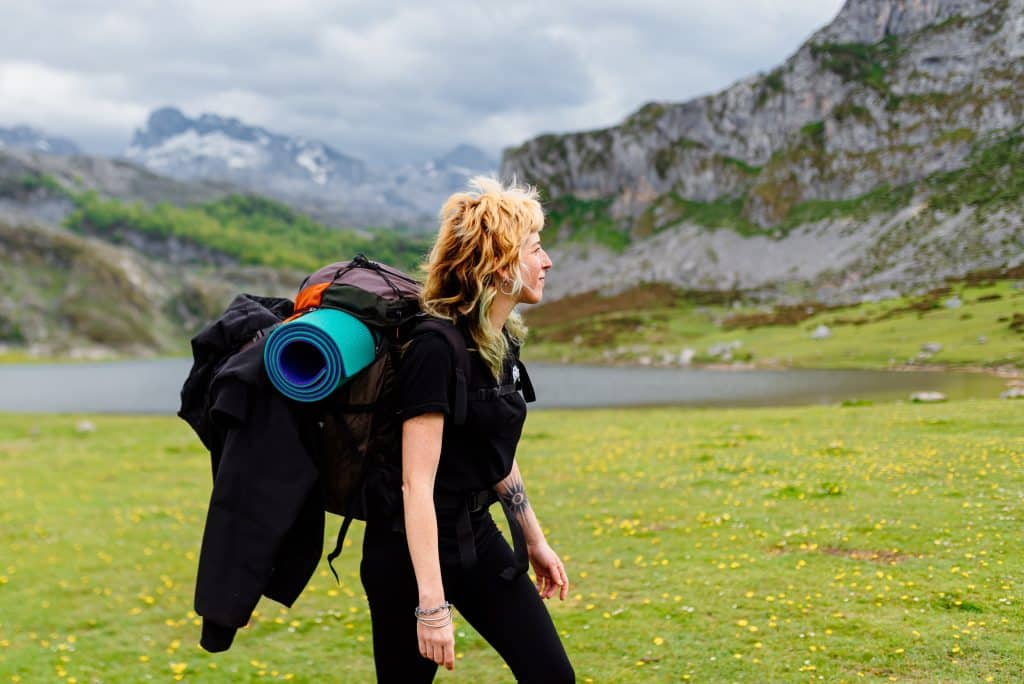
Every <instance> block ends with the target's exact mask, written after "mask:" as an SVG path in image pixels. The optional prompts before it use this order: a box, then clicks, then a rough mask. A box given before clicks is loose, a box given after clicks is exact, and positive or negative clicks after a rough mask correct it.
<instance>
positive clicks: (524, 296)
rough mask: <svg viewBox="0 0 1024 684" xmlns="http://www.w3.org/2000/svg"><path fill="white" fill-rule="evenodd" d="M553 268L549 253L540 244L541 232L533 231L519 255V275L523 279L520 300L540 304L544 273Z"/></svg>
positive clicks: (542, 295)
mask: <svg viewBox="0 0 1024 684" xmlns="http://www.w3.org/2000/svg"><path fill="white" fill-rule="evenodd" d="M549 268H551V259H549V258H548V253H547V252H545V251H544V248H543V247H541V246H540V233H538V232H533V233H530V236H529V237H527V238H526V242H525V243H523V251H522V252H521V253H520V255H519V276H520V277H521V278H522V279H523V289H522V290H520V291H519V297H518V299H517V301H518V302H522V303H524V304H538V303H539V302H540V300H541V299H542V298H543V297H544V275H545V274H546V273H547V271H548V269H549Z"/></svg>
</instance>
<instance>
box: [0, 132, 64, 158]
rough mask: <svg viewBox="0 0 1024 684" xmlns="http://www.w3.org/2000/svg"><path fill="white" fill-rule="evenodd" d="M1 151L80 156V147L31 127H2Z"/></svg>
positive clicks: (0, 136)
mask: <svg viewBox="0 0 1024 684" xmlns="http://www.w3.org/2000/svg"><path fill="white" fill-rule="evenodd" d="M0 149H11V150H25V151H29V152H43V153H46V154H59V155H72V154H80V153H81V150H79V149H78V145H76V144H75V143H73V142H72V141H70V140H68V139H67V138H61V137H59V136H54V135H49V134H47V133H44V132H43V131H40V130H38V129H36V128H33V127H31V126H25V125H21V126H13V127H11V128H3V127H0Z"/></svg>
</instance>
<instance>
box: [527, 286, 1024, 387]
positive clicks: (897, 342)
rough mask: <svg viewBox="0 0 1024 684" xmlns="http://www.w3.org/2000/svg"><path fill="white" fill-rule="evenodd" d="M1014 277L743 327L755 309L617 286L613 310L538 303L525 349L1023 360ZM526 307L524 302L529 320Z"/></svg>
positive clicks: (1020, 297)
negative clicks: (645, 301) (925, 351)
mask: <svg viewBox="0 0 1024 684" xmlns="http://www.w3.org/2000/svg"><path fill="white" fill-rule="evenodd" d="M1018 282H1019V281H1013V280H1002V281H994V282H989V283H976V284H973V285H968V284H963V283H960V284H955V285H954V286H951V287H950V288H949V291H948V292H946V293H945V294H934V295H922V296H917V297H914V296H909V297H901V298H897V299H892V300H886V301H881V302H874V303H864V304H859V305H856V306H851V307H847V308H842V309H832V310H829V309H824V310H822V308H821V307H820V306H818V307H817V309H816V311H817V312H816V313H814V314H813V315H810V316H807V317H806V318H804V319H803V320H800V321H799V322H797V323H795V324H789V325H785V324H775V325H768V324H763V323H762V324H760V325H758V326H757V327H754V328H750V329H747V328H744V327H733V326H732V325H730V321H741V320H743V318H745V317H747V316H753V315H755V314H758V313H760V312H761V310H760V309H752V308H740V309H733V308H731V307H729V306H726V305H721V304H719V305H707V304H696V303H694V302H693V301H692V299H691V298H689V297H688V296H687V295H686V294H685V293H679V294H678V295H677V299H676V301H675V302H666V301H664V299H662V300H661V301H658V302H655V303H653V304H651V305H641V304H638V305H637V306H635V307H630V305H629V297H628V293H627V296H623V295H620V298H621V303H620V309H621V310H618V311H613V312H603V313H596V314H594V315H586V316H582V317H578V318H574V317H572V316H571V314H570V313H569V312H564V313H562V314H561V316H558V317H556V316H548V315H547V314H546V313H545V312H544V309H543V307H541V309H538V310H537V311H535V312H534V314H533V315H534V316H535V318H536V320H539V321H541V323H539V324H537V325H533V326H532V327H531V331H530V338H528V340H527V345H526V346H525V347H524V354H525V355H526V356H527V358H528V359H534V360H565V361H574V362H601V361H615V362H635V361H637V360H638V359H639V358H641V357H650V358H651V359H652V360H653V361H654V362H657V360H658V359H659V358H661V356H662V354H670V355H672V356H673V357H676V356H678V355H679V353H680V352H681V351H682V350H683V349H685V348H691V349H693V350H695V351H696V353H697V356H696V357H695V361H696V362H698V363H700V362H711V361H714V359H712V358H711V357H709V356H707V354H706V352H707V350H708V348H709V347H711V346H712V345H715V344H719V343H723V342H732V341H735V340H739V341H741V342H742V347H741V348H740V351H739V354H738V356H737V358H738V360H744V361H750V362H753V363H754V364H757V365H763V366H771V367H775V366H785V367H803V368H886V367H892V366H902V365H904V364H906V363H908V361H910V360H911V359H914V358H915V357H916V356H917V354H918V352H920V350H921V345H922V344H925V343H929V342H937V343H939V344H941V345H942V350H941V351H940V352H938V353H937V354H935V355H934V356H933V357H931V358H930V359H918V360H916V362H917V363H920V364H921V365H922V366H925V367H927V366H929V365H931V366H938V367H963V366H1002V365H1011V366H1012V365H1016V366H1017V367H1024V332H1022V331H1021V329H1020V326H1019V325H1018V327H1017V329H1014V328H1012V327H1011V326H1012V325H1013V320H1014V318H1013V317H1014V314H1018V313H1019V312H1021V311H1024V289H1021V288H1020V286H1019V285H1018ZM953 296H958V297H959V298H960V300H961V302H962V306H961V307H960V308H958V309H950V308H946V307H945V306H944V305H943V303H944V302H945V301H946V300H947V299H949V298H951V297H953ZM593 297H594V298H595V299H600V297H599V296H598V295H596V294H595V295H593ZM551 306H552V307H554V306H557V302H554V303H552V305H551ZM598 311H600V310H599V309H598ZM768 315H769V316H771V315H774V314H773V312H771V311H769V312H768ZM530 316H531V312H530V311H527V312H526V322H527V323H528V324H529V323H530ZM819 325H826V326H828V327H829V329H830V330H831V333H832V335H831V337H829V338H828V339H824V340H815V339H811V335H810V334H811V331H813V330H814V329H815V328H817V327H818V326H819ZM979 338H984V342H981V341H979Z"/></svg>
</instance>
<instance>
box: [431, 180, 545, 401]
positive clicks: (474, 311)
mask: <svg viewBox="0 0 1024 684" xmlns="http://www.w3.org/2000/svg"><path fill="white" fill-rule="evenodd" d="M469 187H470V189H469V190H468V191H467V192H457V193H455V194H453V195H452V196H451V197H449V198H448V200H447V201H446V202H445V203H444V206H443V207H442V208H441V227H440V229H439V230H438V234H437V240H436V241H435V242H434V246H433V248H432V249H431V251H430V256H429V257H428V258H427V261H426V263H425V264H424V265H423V270H424V272H425V276H426V277H425V280H424V284H423V291H422V292H421V294H420V303H421V306H422V307H423V310H424V311H426V312H427V313H429V314H431V315H433V316H437V317H439V318H445V319H447V320H450V321H452V322H453V323H460V322H462V321H465V322H466V323H467V325H468V328H469V332H470V335H471V336H472V338H473V341H474V342H475V343H476V346H477V349H478V350H479V352H480V356H481V357H482V358H483V360H484V362H485V363H486V364H487V367H488V368H490V370H491V372H492V373H493V374H494V377H495V379H496V380H497V381H498V382H500V381H501V368H502V363H503V361H504V359H505V357H506V356H507V355H508V351H509V341H510V340H511V341H512V342H513V343H515V344H521V343H522V341H523V340H524V339H525V337H526V325H525V324H524V323H523V319H522V317H521V316H520V315H519V313H518V312H516V311H513V312H512V313H511V315H509V317H508V320H506V321H505V325H504V327H503V329H502V330H495V329H494V326H493V325H491V321H490V318H489V314H490V311H491V306H492V304H493V303H494V298H495V296H496V295H497V293H498V288H499V287H504V288H505V290H506V294H508V293H509V292H511V294H512V295H516V294H518V293H519V292H520V291H521V290H522V288H523V281H522V278H521V276H520V274H519V259H520V253H521V252H522V248H523V243H524V242H525V241H526V238H528V237H529V236H530V234H531V233H535V232H537V231H539V230H541V229H542V228H543V227H544V210H543V209H542V208H541V206H540V201H539V200H538V194H537V190H536V189H535V188H532V187H528V186H520V185H517V184H515V182H513V183H512V184H510V185H507V186H506V185H502V183H501V182H499V181H498V180H496V179H494V178H489V177H486V176H477V177H475V178H472V179H470V181H469ZM499 271H505V272H506V273H508V274H509V278H510V280H511V281H512V282H511V285H509V284H508V283H501V280H502V278H501V276H500V275H499Z"/></svg>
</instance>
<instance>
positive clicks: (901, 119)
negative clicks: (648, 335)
mask: <svg viewBox="0 0 1024 684" xmlns="http://www.w3.org/2000/svg"><path fill="white" fill-rule="evenodd" d="M1022 17H1024V0H848V1H847V3H846V4H845V5H844V6H843V8H842V9H841V10H840V12H839V14H838V16H836V18H835V19H834V20H833V21H832V22H831V23H830V24H829V25H828V26H825V27H824V28H822V29H821V30H820V31H818V32H817V33H815V34H814V35H813V36H812V37H811V38H810V39H809V40H808V41H807V42H806V43H805V44H804V45H802V46H800V48H799V49H798V50H797V51H796V52H795V53H794V54H793V55H792V56H791V57H790V58H789V59H787V60H786V61H785V62H784V63H783V64H781V65H779V66H777V67H776V68H774V69H771V70H770V71H768V72H767V73H762V74H757V75H754V76H751V77H749V78H745V79H743V80H741V81H739V82H738V83H735V84H733V85H732V86H730V87H728V88H726V89H725V90H723V91H721V92H719V93H716V94H713V95H710V96H707V97H701V98H697V99H694V100H690V101H687V102H683V103H668V102H656V103H650V104H648V105H645V106H644V107H642V108H640V109H639V110H638V111H637V112H635V113H634V114H633V115H631V116H630V117H628V118H627V119H626V120H625V121H624V122H622V123H621V124H620V125H618V126H614V127H611V128H607V129H601V130H595V131H587V132H580V133H571V134H566V135H544V136H540V137H538V138H535V139H532V140H530V141H527V142H526V143H524V144H523V145H521V146H519V147H516V148H514V149H509V150H507V151H506V152H505V155H504V158H503V162H502V169H501V172H502V175H503V176H511V175H513V174H515V175H517V176H518V177H520V178H523V179H525V180H527V181H529V182H532V183H535V184H537V185H538V186H539V187H540V188H541V189H542V191H543V192H544V193H545V194H546V196H547V197H548V198H549V199H550V200H551V207H552V216H553V218H555V219H560V220H556V221H555V223H557V224H558V232H559V233H560V235H559V237H560V238H562V241H563V242H566V239H567V238H572V237H573V236H574V234H576V233H579V232H580V231H581V229H583V228H586V224H594V223H595V221H596V223H597V224H600V225H602V226H604V228H602V230H603V231H604V237H605V238H607V237H608V235H609V234H610V235H611V236H612V237H613V238H614V239H613V240H610V241H609V240H608V239H605V240H604V243H605V244H606V245H611V246H612V248H610V249H609V248H604V247H602V246H601V245H588V246H580V245H578V244H574V243H571V242H570V243H567V244H566V246H564V247H563V248H562V250H560V251H559V255H560V256H561V263H560V269H559V270H561V271H562V273H561V274H559V273H557V272H553V274H552V275H553V276H555V277H553V278H549V288H550V290H551V294H552V295H555V296H557V295H558V294H559V293H565V292H571V291H578V290H580V289H595V288H614V287H624V286H627V285H630V284H635V283H636V282H641V281H643V280H645V279H649V280H662V281H666V282H670V283H674V284H676V285H679V286H682V287H689V288H704V289H730V288H746V289H749V288H762V289H763V288H767V289H768V290H772V291H775V292H787V291H788V292H799V293H800V295H799V296H806V295H807V294H808V293H810V294H811V295H815V294H817V295H826V296H847V295H848V296H853V295H855V294H857V293H860V294H864V293H865V292H875V293H877V292H879V291H885V290H886V289H901V288H905V287H908V286H913V285H915V284H919V283H923V282H927V281H929V280H931V281H934V280H935V279H941V278H942V277H943V276H945V275H953V274H956V273H962V272H964V271H965V270H971V269H976V268H985V267H992V266H999V265H1007V264H1009V263H1010V262H1015V261H1019V260H1021V259H1024V228H1022V220H1024V219H1022V209H1021V204H1022V201H1021V195H1020V192H1021V190H1020V185H1019V184H1020V178H1019V171H1017V170H1016V169H1018V168H1019V166H1020V164H1019V162H1020V160H1021V155H1022V144H1021V132H1020V131H1021V124H1022V122H1024V19H1022ZM965 179H968V180H970V182H971V183H973V185H970V187H969V188H968V187H966V186H964V185H963V183H965V182H967V180H965ZM986 187H987V188H989V190H992V189H994V188H995V189H998V188H1003V189H1004V190H1005V191H1004V192H1002V193H1001V194H1000V193H998V192H997V193H994V194H993V193H992V192H990V193H989V195H985V196H984V197H982V198H980V199H979V198H978V197H974V196H973V195H971V194H970V192H968V191H971V192H974V191H977V192H978V193H982V194H984V188H986ZM1014 188H1015V189H1014ZM949 192H954V196H953V197H952V198H951V197H949V196H948V193H949ZM957 198H960V199H963V202H959V201H953V200H957ZM940 205H941V206H940ZM549 239H550V238H549ZM619 252H621V253H619ZM552 285H554V286H555V287H551V286H552Z"/></svg>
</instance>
